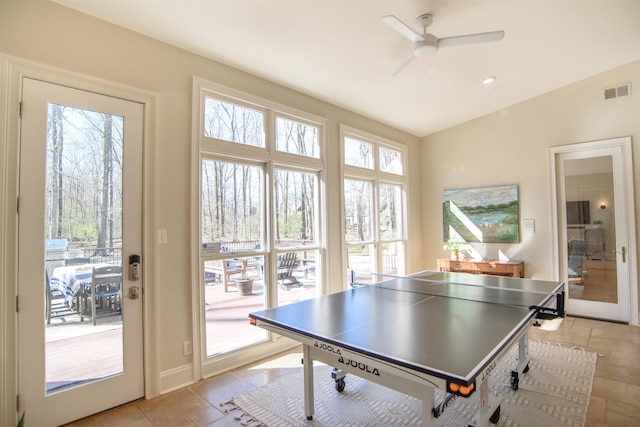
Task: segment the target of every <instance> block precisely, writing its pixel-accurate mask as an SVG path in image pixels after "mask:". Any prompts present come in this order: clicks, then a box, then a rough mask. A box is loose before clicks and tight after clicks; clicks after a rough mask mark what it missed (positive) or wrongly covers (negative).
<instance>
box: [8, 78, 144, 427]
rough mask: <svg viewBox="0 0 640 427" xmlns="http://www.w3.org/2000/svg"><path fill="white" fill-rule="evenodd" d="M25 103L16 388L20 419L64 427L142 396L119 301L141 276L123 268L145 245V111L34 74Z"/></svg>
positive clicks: (137, 358)
mask: <svg viewBox="0 0 640 427" xmlns="http://www.w3.org/2000/svg"><path fill="white" fill-rule="evenodd" d="M23 103H24V104H25V105H29V108H28V109H25V112H24V114H23V118H22V136H21V158H20V170H21V173H20V213H19V247H20V249H19V257H18V271H19V277H20V279H19V298H20V311H19V319H18V323H19V337H20V342H19V357H20V369H19V375H18V377H19V389H20V394H21V396H23V397H24V399H23V401H24V410H25V412H26V414H27V415H26V422H27V425H42V426H47V425H60V424H63V423H65V422H68V421H72V420H75V419H78V418H82V417H85V416H87V415H91V414H93V413H96V412H99V411H102V410H105V409H108V408H111V407H114V406H117V405H119V404H122V403H125V402H128V401H130V400H134V399H136V398H139V397H142V396H143V394H144V388H143V378H144V377H143V369H142V366H143V364H142V360H143V359H142V302H141V299H139V298H138V299H131V298H126V295H127V294H128V293H129V290H130V289H131V288H133V287H134V286H135V287H136V288H137V289H138V295H139V296H141V295H142V292H141V289H142V281H141V280H137V281H132V280H130V278H129V274H128V273H129V272H128V269H123V266H124V264H123V258H127V257H128V256H129V255H132V254H138V255H139V254H140V250H141V244H142V241H141V235H142V233H141V217H142V215H141V199H142V191H141V189H142V185H141V183H142V175H141V172H140V171H141V169H142V168H141V162H142V128H143V122H142V120H143V114H142V112H143V108H142V105H141V104H138V103H135V102H130V101H124V100H122V99H116V98H111V97H107V96H103V95H98V94H95V93H89V92H84V91H80V90H75V89H71V88H67V87H63V86H56V85H53V84H49V83H44V82H40V81H35V80H30V79H25V80H24V90H23ZM125 165H126V167H125ZM124 254H127V256H126V257H125V256H124ZM96 396H100V398H99V399H98V398H96ZM70 402H73V403H70Z"/></svg>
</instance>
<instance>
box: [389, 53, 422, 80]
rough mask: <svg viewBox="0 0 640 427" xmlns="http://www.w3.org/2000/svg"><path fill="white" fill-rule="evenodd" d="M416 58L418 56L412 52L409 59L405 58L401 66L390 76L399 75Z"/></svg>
mask: <svg viewBox="0 0 640 427" xmlns="http://www.w3.org/2000/svg"><path fill="white" fill-rule="evenodd" d="M415 59H416V56H415V55H414V54H413V53H412V54H411V55H409V57H407V59H405V60H404V62H403V63H402V64H400V66H399V67H398V68H396V69H395V70H393V72H392V73H391V74H389V77H393V76H396V75H398V74H399V73H400V71H402V70H404V69H405V68H407V67H408V66H409V64H411V63H412V62H413V61H414V60H415Z"/></svg>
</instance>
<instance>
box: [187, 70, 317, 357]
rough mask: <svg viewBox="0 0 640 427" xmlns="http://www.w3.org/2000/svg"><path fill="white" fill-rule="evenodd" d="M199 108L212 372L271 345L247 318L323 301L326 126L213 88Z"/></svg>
mask: <svg viewBox="0 0 640 427" xmlns="http://www.w3.org/2000/svg"><path fill="white" fill-rule="evenodd" d="M211 88H215V90H212V89H211ZM200 100H201V104H200V106H199V107H200V111H201V117H200V120H199V123H201V126H200V130H199V149H198V156H199V163H200V182H199V186H200V201H199V203H200V215H199V223H200V242H199V244H200V245H201V251H200V271H201V283H200V286H201V291H200V292H199V294H200V295H202V296H203V297H202V300H201V301H200V303H201V304H202V306H201V307H202V312H203V313H204V315H203V317H202V319H201V322H202V328H201V329H202V331H203V332H202V340H203V347H204V348H206V358H207V359H208V360H207V361H205V362H204V363H203V365H204V366H205V367H206V366H207V364H209V363H215V361H216V359H219V360H224V358H223V357H222V356H224V355H226V354H228V353H229V352H235V351H238V350H240V349H246V348H250V347H251V346H254V345H256V344H259V343H263V342H268V341H269V339H270V338H271V337H270V335H269V334H268V333H267V331H265V330H264V329H262V328H256V327H255V326H252V325H250V324H249V322H248V321H247V317H246V315H247V313H249V312H252V311H257V310H261V309H264V308H268V307H271V306H274V305H282V304H288V303H291V302H294V301H299V300H303V299H306V298H312V297H315V296H317V295H318V294H319V292H320V286H319V284H320V281H319V280H320V265H321V263H322V259H321V251H320V249H321V247H322V242H323V238H322V234H321V230H320V227H319V224H320V216H321V215H322V214H323V212H322V211H321V210H320V203H319V200H320V196H321V195H320V190H319V189H320V187H321V186H320V183H321V179H322V172H323V160H322V158H323V156H322V134H323V130H324V121H323V120H320V119H318V118H315V117H312V116H310V115H306V114H304V113H301V112H297V111H291V110H290V109H288V108H286V107H283V106H280V105H275V104H273V103H270V102H268V101H265V100H260V99H255V98H253V97H250V96H248V95H246V94H236V93H232V91H231V90H229V89H226V88H218V87H215V86H214V85H212V84H208V83H206V82H202V87H201V88H200ZM269 129H271V130H272V131H271V132H270V131H268V130H269Z"/></svg>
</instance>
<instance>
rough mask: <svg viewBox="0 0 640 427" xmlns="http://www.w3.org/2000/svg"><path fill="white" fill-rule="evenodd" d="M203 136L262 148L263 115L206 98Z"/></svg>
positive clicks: (260, 112) (249, 109) (239, 106)
mask: <svg viewBox="0 0 640 427" xmlns="http://www.w3.org/2000/svg"><path fill="white" fill-rule="evenodd" d="M203 135H204V136H205V137H207V138H216V139H221V140H224V141H230V142H237V143H239V144H247V145H253V146H256V147H264V113H263V112H262V111H258V110H254V109H251V108H248V107H244V106H241V105H237V104H232V103H231V102H225V101H222V100H219V99H215V98H210V97H208V96H207V97H205V99H204V129H203Z"/></svg>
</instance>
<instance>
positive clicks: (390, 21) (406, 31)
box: [380, 15, 423, 42]
mask: <svg viewBox="0 0 640 427" xmlns="http://www.w3.org/2000/svg"><path fill="white" fill-rule="evenodd" d="M380 19H381V20H382V22H384V23H385V24H387V25H388V26H390V27H391V28H393V29H394V30H396V31H397V32H399V33H400V34H402V35H403V36H405V37H406V38H408V39H409V40H411V41H412V42H417V41H420V40H423V38H422V36H421V35H420V34H418V33H416V32H415V30H414V29H413V28H411V27H410V26H408V25H407V24H405V23H404V22H402V21H401V20H399V19H398V18H396V17H395V16H393V15H385V16H383V17H382V18H380Z"/></svg>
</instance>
